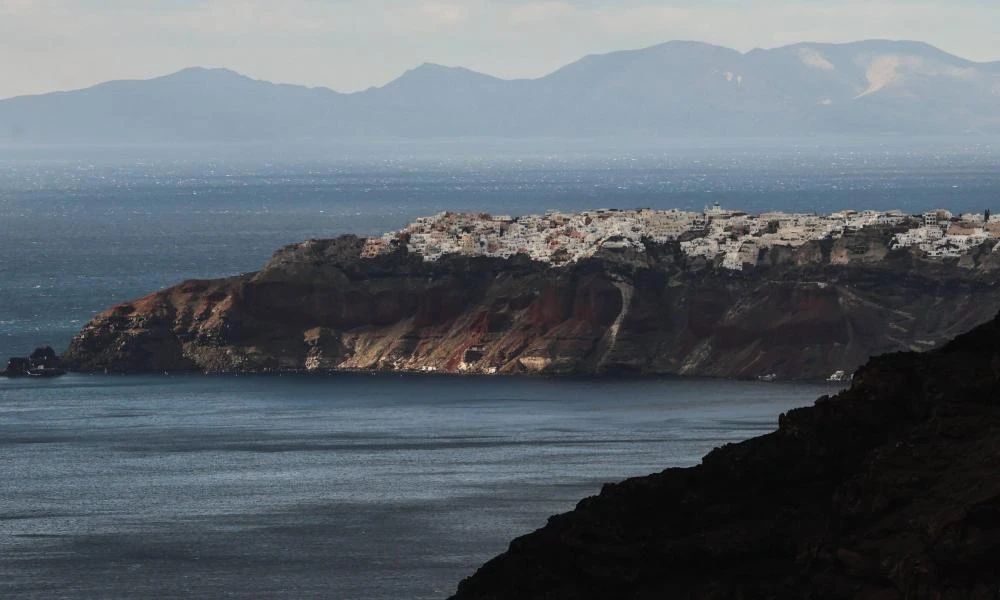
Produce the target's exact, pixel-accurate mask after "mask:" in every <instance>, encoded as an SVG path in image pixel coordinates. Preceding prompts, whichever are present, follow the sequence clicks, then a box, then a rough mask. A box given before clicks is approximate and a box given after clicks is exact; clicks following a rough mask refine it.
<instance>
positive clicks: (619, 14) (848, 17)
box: [0, 0, 1000, 98]
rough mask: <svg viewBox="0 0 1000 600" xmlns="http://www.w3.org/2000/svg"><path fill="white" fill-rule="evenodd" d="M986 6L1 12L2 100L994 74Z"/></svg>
mask: <svg viewBox="0 0 1000 600" xmlns="http://www.w3.org/2000/svg"><path fill="white" fill-rule="evenodd" d="M998 24H1000V0H948V1H921V0H917V1H904V0H851V1H840V0H806V1H802V0H799V1H791V0H766V1H765V0H742V1H736V0H701V1H696V0H664V1H660V2H653V1H651V0H426V1H425V0H0V98H2V97H8V96H14V95H19V94H29V93H38V92H45V91H52V90H58V89H72V88H79V87H84V86H87V85H91V84H94V83H97V82H100V81H106V80H109V79H124V78H130V79H131V78H146V77H153V76H157V75H162V74H165V73H169V72H173V71H177V70H179V69H182V68H184V67H188V66H195V65H201V66H210V67H229V68H231V69H234V70H236V71H239V72H241V73H245V74H247V75H250V76H253V77H256V78H259V79H266V80H270V81H280V82H289V83H302V84H307V85H321V86H326V87H330V88H333V89H336V90H339V91H351V90H357V89H362V88H365V87H369V86H372V85H382V84H384V83H386V82H387V81H389V80H391V79H393V78H394V77H396V76H398V75H399V74H401V73H402V72H403V71H405V70H406V69H409V68H411V67H414V66H416V65H418V64H420V63H422V62H437V63H442V64H446V65H461V66H466V67H469V68H472V69H475V70H479V71H484V72H487V73H490V74H493V75H497V76H501V77H536V76H541V75H544V74H546V73H548V72H550V71H552V70H553V69H555V68H557V67H559V66H562V65H564V64H566V63H568V62H571V61H573V60H576V59H577V58H580V57H581V56H583V55H585V54H590V53H597V52H608V51H612V50H622V49H627V48H638V47H643V46H649V45H652V44H656V43H660V42H664V41H668V40H672V39H692V40H700V41H706V42H712V43H717V44H721V45H725V46H729V47H732V48H736V49H738V50H743V51H746V50H750V49H752V48H754V47H774V46H780V45H784V44H788V43H793V42H798V41H807V40H808V41H831V42H839V41H853V40H857V39H862V38H875V37H878V38H893V39H916V40H921V41H927V42H930V43H932V44H934V45H936V46H938V47H940V48H942V49H944V50H947V51H949V52H952V53H954V54H958V55H961V56H964V57H966V58H971V59H974V60H984V61H985V60H1000V26H998Z"/></svg>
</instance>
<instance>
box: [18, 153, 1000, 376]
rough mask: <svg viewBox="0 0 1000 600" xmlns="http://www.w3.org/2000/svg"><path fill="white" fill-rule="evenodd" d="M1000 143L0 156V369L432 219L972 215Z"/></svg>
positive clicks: (995, 178) (991, 188) (985, 199)
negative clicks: (290, 263)
mask: <svg viewBox="0 0 1000 600" xmlns="http://www.w3.org/2000/svg"><path fill="white" fill-rule="evenodd" d="M998 149H1000V144H996V143H993V142H990V141H988V140H984V141H978V142H969V141H968V140H964V141H955V140H947V139H932V138H928V139H918V140H914V139H898V140H896V139H888V140H885V139H883V140H851V141H846V140H829V139H824V140H815V139H813V140H801V141H798V142H788V141H783V142H780V143H779V142H769V141H759V140H757V141H752V140H751V141H728V142H722V141H717V142H704V141H702V142H689V143H684V142H672V143H671V144H670V145H663V146H651V145H648V144H647V145H644V146H633V147H629V148H628V149H625V148H623V147H619V146H615V145H612V144H610V143H609V144H603V143H601V142H596V141H589V142H575V143H567V142H560V143H557V142H535V143H531V144H530V145H526V144H524V143H522V142H511V141H493V142H490V143H484V142H481V141H480V142H475V143H473V142H462V141H455V142H438V143H402V142H399V143H390V142H385V143H379V144H368V145H329V146H317V145H314V146H302V145H299V146H288V147H274V146H229V147H226V146H215V147H212V146H199V147H174V148H169V147H167V148H164V147H161V148H156V149H149V148H130V147H119V148H107V149H86V150H80V149H78V150H74V149H53V148H36V149H17V150H14V149H0V282H2V283H0V357H6V356H8V355H13V354H23V353H25V352H28V351H30V350H31V349H32V348H34V347H35V346H36V345H37V344H39V343H42V342H45V343H50V344H52V345H54V346H55V347H56V348H57V349H59V350H61V349H63V348H64V347H65V346H66V344H67V343H68V341H69V339H70V337H71V336H72V335H73V333H75V332H76V331H77V330H79V328H80V327H82V326H83V325H84V324H85V323H86V321H87V320H88V319H90V318H91V317H92V316H93V315H94V314H95V313H97V312H98V311H100V310H102V309H104V308H107V307H108V306H110V305H112V304H114V303H116V302H120V301H124V300H128V299H131V298H135V297H138V296H141V295H144V294H147V293H149V292H152V291H155V290H157V289H161V288H163V287H166V286H168V285H171V284H174V283H177V282H179V281H181V280H184V279H187V278H205V277H219V276H224V275H230V274H234V273H239V272H246V271H254V270H257V269H259V268H260V267H261V265H262V264H263V263H264V262H265V261H266V260H267V258H268V257H269V256H270V255H271V254H272V253H273V252H274V250H275V249H277V248H278V247H279V246H281V245H283V244H287V243H293V242H298V241H302V240H305V239H310V238H322V237H330V236H336V235H340V234H343V233H357V234H362V235H366V234H378V233H382V232H384V231H387V230H391V229H396V228H399V227H401V226H403V225H404V224H405V223H407V222H408V221H410V220H412V219H413V218H414V217H417V216H420V215H428V214H433V213H436V212H438V211H442V210H454V211H485V212H490V213H494V214H495V213H510V214H525V213H537V212H541V211H545V210H547V209H559V210H581V209H587V208H601V207H608V208H636V207H652V208H682V209H688V210H700V209H701V208H703V207H704V206H705V205H708V204H711V203H713V202H720V203H722V204H723V205H725V206H728V207H733V208H740V209H744V210H749V211H755V212H756V211H766V210H785V211H806V212H811V211H817V212H824V213H825V212H832V211H835V210H840V209H844V208H855V209H865V208H871V209H891V208H899V209H903V210H906V211H909V212H919V211H922V210H925V209H929V208H935V207H944V208H948V209H950V210H952V211H955V212H962V211H982V210H984V209H985V208H990V207H992V208H994V209H996V208H1000V207H998V206H996V203H997V200H998V198H1000V151H998Z"/></svg>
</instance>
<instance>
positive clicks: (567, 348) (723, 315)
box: [63, 230, 1000, 379]
mask: <svg viewBox="0 0 1000 600" xmlns="http://www.w3.org/2000/svg"><path fill="white" fill-rule="evenodd" d="M891 238H892V234H891V232H889V231H879V230H871V231H864V232H860V233H857V234H854V235H853V236H851V237H849V238H842V239H839V240H822V241H814V242H810V243H808V244H805V245H802V246H798V247H794V248H793V247H774V248H770V249H766V250H762V251H761V253H760V256H759V257H758V260H757V266H756V267H755V268H754V269H752V270H747V271H732V270H730V269H724V268H721V267H720V264H718V263H717V262H713V261H712V260H709V259H706V258H704V257H691V256H688V255H686V254H685V253H684V252H683V251H682V250H681V247H680V246H679V244H678V243H677V242H669V243H666V244H654V243H647V244H645V246H644V247H643V248H620V249H605V250H602V251H601V252H599V253H597V254H596V255H594V256H593V257H589V258H586V259H584V260H580V261H578V262H574V263H571V264H569V265H566V266H562V267H558V268H556V267H551V266H549V265H548V264H545V263H542V262H536V261H533V260H531V259H530V258H528V257H527V256H525V255H521V254H518V255H514V256H512V257H510V258H498V257H486V256H463V255H459V254H454V255H445V256H443V257H441V258H440V259H438V260H434V261H425V260H423V259H422V257H421V256H420V255H417V254H412V253H409V252H408V251H407V249H406V248H405V247H402V248H398V249H396V250H395V251H393V252H390V253H387V254H382V255H379V256H375V257H371V258H362V257H361V255H362V253H363V251H364V248H365V244H366V241H365V240H364V239H361V238H357V237H353V236H345V237H341V238H337V239H333V240H311V241H308V242H304V243H301V244H294V245H291V246H287V247H285V248H282V249H281V250H279V251H278V252H277V253H276V254H275V255H274V257H273V258H272V259H271V260H270V262H269V263H268V264H267V265H266V266H265V267H264V268H263V269H262V270H261V271H260V272H257V273H252V274H247V275H241V276H237V277H231V278H226V279H218V280H211V281H187V282H184V283H182V284H180V285H177V286H175V287H172V288H169V289H167V290H163V291H160V292H157V293H154V294H151V295H149V296H147V297H145V298H141V299H138V300H134V301H131V302H126V303H123V304H120V305H118V306H115V307H113V308H111V309H109V310H107V311H105V312H103V313H101V314H100V315H98V316H97V317H95V318H94V319H93V320H92V321H91V322H90V323H88V324H87V325H86V326H85V327H84V328H83V330H82V331H81V332H80V333H79V334H78V335H77V336H76V337H75V338H74V339H73V341H72V343H71V345H70V347H69V349H68V351H67V352H66V353H65V354H64V356H63V358H64V360H65V362H66V363H67V364H68V365H69V366H70V368H71V369H74V370H77V371H96V372H103V371H109V372H126V373H131V372H163V371H170V372H178V371H207V372H261V371H320V372H323V371H337V370H390V371H438V372H448V373H478V374H508V373H551V374H594V373H629V374H682V375H702V376H721V377H739V378H753V377H767V378H779V379H816V378H827V377H829V376H830V375H831V374H833V373H835V372H837V371H844V372H847V373H851V372H853V371H854V370H855V369H856V368H857V367H858V366H859V365H861V364H863V363H864V362H865V361H866V360H868V358H869V357H871V356H873V355H877V354H881V353H884V352H891V351H898V350H924V349H928V348H932V347H934V346H936V345H938V344H939V343H942V342H944V341H945V340H948V339H951V338H952V337H954V336H955V335H956V334H957V333H960V332H962V331H967V330H968V329H970V328H972V327H974V326H975V325H978V324H980V323H982V322H984V321H987V320H989V319H990V318H991V317H992V316H993V315H994V314H995V313H996V311H997V310H1000V285H998V281H997V278H996V276H995V274H996V272H997V269H998V268H1000V259H998V256H1000V254H997V253H994V252H992V251H991V248H987V247H984V248H982V249H981V251H977V252H972V253H970V254H969V255H967V256H965V257H963V259H962V261H958V260H957V259H955V260H953V261H951V262H948V261H940V260H939V261H932V260H927V259H925V258H922V257H920V256H919V255H917V254H916V253H914V252H911V251H909V250H898V249H896V250H894V249H891V248H890V241H891Z"/></svg>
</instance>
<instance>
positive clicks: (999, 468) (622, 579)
mask: <svg viewBox="0 0 1000 600" xmlns="http://www.w3.org/2000/svg"><path fill="white" fill-rule="evenodd" d="M998 473H1000V317H997V319H995V320H993V321H992V322H989V323H988V324H985V325H983V326H980V327H979V328H977V329H975V330H973V331H972V332H970V333H967V334H964V335H961V336H959V337H958V338H957V339H955V340H954V341H953V342H951V343H949V344H947V345H945V346H944V347H942V348H940V349H938V350H934V351H930V352H926V353H912V352H908V353H894V354H888V355H885V356H882V357H879V358H876V359H873V360H872V361H871V362H869V363H868V364H867V365H866V366H864V367H863V368H861V369H860V370H859V371H858V373H857V374H856V375H855V377H854V380H853V383H852V385H851V388H850V389H849V390H846V391H844V392H842V393H840V394H838V395H837V396H835V397H832V398H830V397H823V398H820V399H819V400H818V401H817V402H816V404H815V405H814V406H812V407H809V408H802V409H797V410H793V411H791V412H789V413H787V414H784V415H781V417H780V418H779V421H778V430H777V431H775V432H774V433H771V434H768V435H765V436H763V437H759V438H755V439H752V440H749V441H747V442H743V443H740V444H732V445H727V446H725V447H723V448H719V449H716V450H715V451H713V452H712V453H710V454H709V455H707V456H706V457H705V458H704V459H703V461H702V462H701V464H700V465H698V466H695V467H692V468H686V469H668V470H666V471H663V472H662V473H657V474H653V475H649V476H647V477H640V478H636V479H630V480H627V481H624V482H622V483H618V484H609V485H606V486H605V487H604V489H603V490H602V491H601V493H600V495H598V496H595V497H591V498H588V499H585V500H583V501H582V502H580V503H579V505H578V506H577V507H576V509H575V510H573V511H572V512H569V513H566V514H563V515H558V516H555V517H552V518H551V519H549V522H548V524H547V525H546V526H545V527H543V528H542V529H539V530H538V531H536V532H534V533H531V534H529V535H526V536H524V537H521V538H519V539H517V540H514V541H513V542H512V543H511V544H510V548H509V550H508V551H507V552H506V553H504V554H502V555H501V556H499V557H497V558H495V559H493V560H491V561H490V562H488V563H486V565H484V566H483V567H482V568H481V569H479V571H478V572H477V573H476V574H475V575H473V576H472V577H470V578H468V579H466V580H465V581H463V582H462V583H461V584H460V585H459V588H458V593H457V594H456V595H455V596H454V598H455V599H456V600H499V599H508V598H520V599H532V598H539V599H540V598H546V599H549V600H558V599H567V600H569V599H573V600H580V599H598V598H600V599H605V598H621V599H639V598H717V599H721V598H788V599H793V598H794V599H798V598H829V599H836V598H844V599H846V598H862V599H870V600H876V599H877V600H893V599H900V600H902V599H904V598H913V599H923V598H927V599H937V600H945V599H955V600H958V599H967V598H969V599H983V600H985V599H988V598H997V597H998V594H1000V592H998V590H1000V571H998V570H997V568H996V567H997V560H998V557H1000V477H998V476H997V475H998Z"/></svg>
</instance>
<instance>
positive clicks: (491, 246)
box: [362, 204, 1000, 270]
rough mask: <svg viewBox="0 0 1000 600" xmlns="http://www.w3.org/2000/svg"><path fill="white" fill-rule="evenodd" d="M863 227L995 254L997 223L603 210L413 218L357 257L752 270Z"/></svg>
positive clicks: (954, 251) (897, 239)
mask: <svg viewBox="0 0 1000 600" xmlns="http://www.w3.org/2000/svg"><path fill="white" fill-rule="evenodd" d="M868 227H879V228H885V229H887V230H889V231H890V232H892V233H893V241H892V247H893V248H903V247H916V248H918V249H919V250H920V251H921V252H923V253H924V254H925V255H926V256H928V257H931V258H942V259H943V258H955V257H961V256H962V255H963V254H966V253H967V252H969V251H971V250H972V249H974V248H977V247H979V246H981V245H983V244H986V243H991V244H993V251H994V252H996V251H997V250H998V249H1000V215H990V213H989V211H986V212H985V213H983V214H979V213H976V214H963V215H959V216H955V215H953V214H952V213H951V212H949V211H947V210H933V211H929V212H926V213H923V214H921V215H906V214H904V213H902V212H901V211H887V212H880V211H874V210H866V211H860V212H859V211H853V210H845V211H840V212H836V213H833V214H830V215H827V216H822V215H816V214H792V213H783V212H771V213H762V214H759V215H753V214H748V213H745V212H741V211H735V210H727V209H724V208H722V207H721V206H719V205H718V204H716V205H714V206H712V207H706V208H705V210H704V211H703V212H700V213H697V212H686V211H681V210H650V209H638V210H616V209H601V210H592V211H585V212H580V213H561V212H554V211H550V212H547V213H545V214H543V215H525V216H521V217H511V216H508V215H489V214H485V213H480V214H472V213H453V212H443V213H439V214H437V215H434V216H430V217H421V218H418V219H417V220H416V221H415V222H413V223H411V224H409V225H407V226H406V227H404V228H403V229H401V230H399V231H394V232H390V233H387V234H385V235H383V236H382V237H378V238H369V239H368V240H367V242H366V243H365V246H364V249H363V250H362V256H363V257H374V256H378V255H380V254H385V253H388V252H391V251H393V250H394V249H396V248H398V247H399V246H400V245H406V246H407V248H408V250H409V251H410V252H413V253H417V254H419V255H421V256H423V258H424V260H426V261H434V260H437V259H439V258H440V257H442V256H444V255H447V254H463V255H467V256H494V257H502V258H508V257H510V256H513V255H515V254H526V255H528V256H530V257H531V258H532V259H534V260H537V261H541V262H547V263H550V264H552V265H553V266H559V265H564V264H568V263H572V262H574V261H577V260H580V259H582V258H587V257H589V256H592V255H593V254H594V253H595V252H597V251H598V250H600V249H602V248H608V249H626V248H642V247H643V243H644V241H647V240H648V241H653V242H658V243H664V242H668V241H679V242H680V246H681V248H682V250H683V251H684V252H685V253H686V254H687V255H689V256H692V257H696V256H702V257H705V258H708V259H716V258H719V257H721V258H722V262H721V265H722V267H723V268H727V269H732V270H743V269H744V268H745V266H746V265H750V266H752V265H755V264H756V263H757V257H758V256H759V253H760V250H762V249H766V248H770V247H773V246H800V245H802V244H806V243H808V242H810V241H815V240H822V239H836V238H839V237H843V236H845V235H849V234H851V233H853V232H857V231H860V230H862V229H864V228H868Z"/></svg>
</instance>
